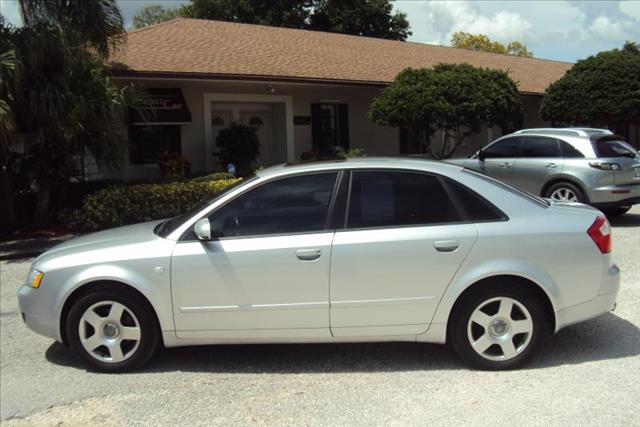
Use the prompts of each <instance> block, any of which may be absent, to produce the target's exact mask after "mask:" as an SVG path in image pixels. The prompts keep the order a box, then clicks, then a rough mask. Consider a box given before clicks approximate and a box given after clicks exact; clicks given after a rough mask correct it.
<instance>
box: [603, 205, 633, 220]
mask: <svg viewBox="0 0 640 427" xmlns="http://www.w3.org/2000/svg"><path fill="white" fill-rule="evenodd" d="M629 209H631V206H618V207H616V208H605V209H602V212H604V214H605V215H606V216H608V217H610V218H615V217H617V216H621V215H624V214H626V213H627V212H629Z"/></svg>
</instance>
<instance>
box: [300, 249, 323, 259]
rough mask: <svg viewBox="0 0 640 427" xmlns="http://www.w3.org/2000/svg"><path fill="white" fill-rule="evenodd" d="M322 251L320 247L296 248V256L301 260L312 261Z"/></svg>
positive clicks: (318, 256)
mask: <svg viewBox="0 0 640 427" xmlns="http://www.w3.org/2000/svg"><path fill="white" fill-rule="evenodd" d="M320 255H322V251H321V250H320V249H298V250H297V251H296V256H297V257H298V259H299V260H302V261H314V260H316V259H318V258H320Z"/></svg>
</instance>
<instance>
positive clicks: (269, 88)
mask: <svg viewBox="0 0 640 427" xmlns="http://www.w3.org/2000/svg"><path fill="white" fill-rule="evenodd" d="M275 91H276V88H274V87H273V86H271V85H267V88H266V89H265V92H267V93H269V94H272V93H275Z"/></svg>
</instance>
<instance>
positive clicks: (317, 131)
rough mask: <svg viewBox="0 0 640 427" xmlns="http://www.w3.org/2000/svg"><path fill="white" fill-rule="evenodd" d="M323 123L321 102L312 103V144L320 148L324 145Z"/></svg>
mask: <svg viewBox="0 0 640 427" xmlns="http://www.w3.org/2000/svg"><path fill="white" fill-rule="evenodd" d="M321 139H322V123H321V112H320V104H311V146H312V147H313V148H314V149H319V148H320V147H321V146H322V141H321Z"/></svg>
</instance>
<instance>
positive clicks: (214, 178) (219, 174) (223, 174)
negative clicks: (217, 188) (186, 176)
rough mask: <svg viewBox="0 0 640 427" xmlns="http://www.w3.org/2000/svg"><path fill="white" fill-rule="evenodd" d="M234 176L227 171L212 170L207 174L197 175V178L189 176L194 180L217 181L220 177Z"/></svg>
mask: <svg viewBox="0 0 640 427" xmlns="http://www.w3.org/2000/svg"><path fill="white" fill-rule="evenodd" d="M234 178H235V176H233V174H231V173H229V172H213V173H210V174H209V175H203V176H199V177H197V178H191V181H194V182H203V181H219V180H221V179H234Z"/></svg>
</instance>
